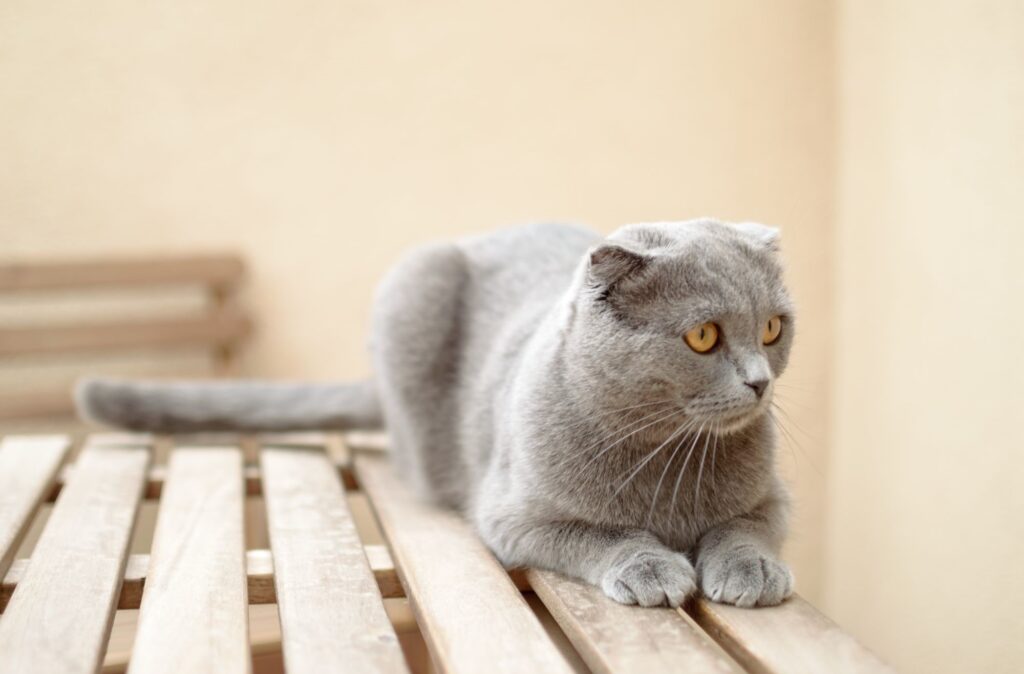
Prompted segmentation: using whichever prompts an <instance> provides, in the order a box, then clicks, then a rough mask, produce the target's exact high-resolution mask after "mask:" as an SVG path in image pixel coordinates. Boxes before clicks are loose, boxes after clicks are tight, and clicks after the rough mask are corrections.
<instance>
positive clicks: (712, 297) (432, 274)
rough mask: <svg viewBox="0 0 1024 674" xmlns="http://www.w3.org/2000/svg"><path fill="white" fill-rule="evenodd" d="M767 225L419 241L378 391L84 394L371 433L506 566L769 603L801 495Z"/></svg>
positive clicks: (91, 400)
mask: <svg viewBox="0 0 1024 674" xmlns="http://www.w3.org/2000/svg"><path fill="white" fill-rule="evenodd" d="M793 328H794V325H793V312H792V305H791V302H790V299H789V296H788V294H787V292H786V289H785V287H784V285H783V282H782V275H781V268H780V264H779V256H778V239H777V230H774V229H771V228H768V227H764V226H763V225H757V224H753V223H744V224H726V223H722V222H717V221H714V220H707V219H705V220H694V221H689V222H680V223H651V224H637V225H628V226H625V227H622V228H620V229H619V230H617V231H616V232H615V233H613V234H612V235H611V236H609V237H608V238H607V239H602V238H601V237H599V236H598V235H596V234H594V233H592V232H589V231H586V230H583V229H579V228H575V227H569V226H565V225H533V226H528V227H523V228H517V229H510V230H506V231H501V232H497V233H493V234H487V235H484V236H478V237H474V238H469V239H465V240H462V241H458V242H455V243H443V244H436V245H431V246H426V247H423V248H419V249H417V250H414V251H413V252H412V253H411V254H409V255H408V256H407V257H406V258H404V259H403V260H402V261H401V262H400V263H399V264H398V265H397V266H396V267H395V268H394V269H393V270H392V271H391V272H390V273H389V274H388V275H387V277H386V278H385V279H384V281H383V283H382V284H381V286H380V288H379V291H378V293H377V296H376V300H375V302H374V308H373V315H372V333H371V353H372V360H373V367H374V372H375V376H374V380H373V381H372V382H366V383H357V384H341V385H302V384H295V385H282V384H262V383H221V384H198V383H187V382H186V383H177V384H155V383H130V382H116V381H102V380H98V381H90V382H86V383H85V384H84V386H82V387H81V388H80V390H79V394H78V395H79V404H80V408H81V409H82V411H83V413H84V414H85V416H87V417H88V418H91V419H93V420H98V421H101V422H106V423H109V424H113V425H116V426H121V427H126V428H130V429H136V430H150V431H195V430H222V429H243V430H245V429H247V430H280V429H301V428H337V429H348V428H356V427H375V426H380V425H381V423H382V422H386V427H387V428H388V429H389V433H390V436H391V438H392V444H393V451H394V459H395V462H396V464H397V466H398V468H399V470H400V472H401V473H402V474H403V475H404V476H405V478H406V479H407V480H408V481H409V483H410V484H411V485H413V486H414V487H415V488H416V489H417V491H418V492H419V493H420V494H421V495H422V496H423V497H425V498H428V499H431V500H433V501H435V502H439V503H441V504H444V505H445V506H448V507H451V508H455V509H458V510H459V511H461V512H462V513H463V514H464V515H465V516H466V517H467V518H468V519H469V520H470V521H471V522H472V523H473V525H474V526H475V528H476V530H477V531H478V532H479V534H480V536H481V537H482V538H483V540H484V541H485V542H486V543H487V544H488V545H489V546H490V548H491V549H492V550H493V551H494V553H495V555H497V557H498V558H499V559H500V560H501V561H502V562H503V563H504V564H506V565H508V566H532V567H539V568H544V569H552V570H555V571H560V572H562V573H565V574H567V575H570V576H574V577H577V578H581V579H584V580H586V581H588V582H590V583H593V584H595V585H599V586H600V587H601V588H602V589H603V590H604V592H605V593H606V594H607V595H608V596H609V597H611V598H613V599H615V600H616V601H619V602H622V603H626V604H641V605H643V606H654V605H664V604H668V605H670V606H678V605H680V604H681V603H682V602H683V601H684V600H685V599H686V598H687V597H688V596H689V595H691V594H692V593H694V592H695V591H696V589H697V587H698V586H699V587H700V589H701V590H702V591H703V593H704V595H706V596H707V597H709V598H710V599H712V600H714V601H720V602H726V603H730V604H736V605H738V606H754V605H773V604H778V603H779V602H781V601H782V600H783V599H784V598H786V597H787V596H789V595H790V593H791V592H792V587H793V578H792V575H791V574H790V572H789V570H788V569H787V567H786V566H785V565H784V564H783V563H782V562H780V561H779V559H778V553H779V548H780V546H781V543H782V540H783V537H784V534H785V529H786V511H787V496H786V492H785V489H784V487H783V485H782V483H781V482H780V480H779V479H778V477H777V475H776V473H775V469H774V462H773V458H774V456H773V455H774V446H775V434H774V429H773V426H772V423H771V417H770V403H771V399H772V392H773V388H774V382H775V379H776V378H777V377H778V376H779V375H780V374H781V373H782V371H783V369H784V368H785V366H786V362H787V359H788V354H789V350H790V345H791V343H792V338H793Z"/></svg>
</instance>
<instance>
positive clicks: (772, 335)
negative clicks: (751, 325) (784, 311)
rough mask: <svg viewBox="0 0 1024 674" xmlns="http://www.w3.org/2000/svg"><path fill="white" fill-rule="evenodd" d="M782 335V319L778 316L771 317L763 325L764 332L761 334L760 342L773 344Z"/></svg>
mask: <svg viewBox="0 0 1024 674" xmlns="http://www.w3.org/2000/svg"><path fill="white" fill-rule="evenodd" d="M781 334H782V319H781V318H779V317H778V316H772V317H771V318H769V319H768V322H767V323H765V324H764V331H763V332H762V333H761V341H762V342H764V343H765V345H768V344H774V343H775V340H777V339H778V338H779V335H781Z"/></svg>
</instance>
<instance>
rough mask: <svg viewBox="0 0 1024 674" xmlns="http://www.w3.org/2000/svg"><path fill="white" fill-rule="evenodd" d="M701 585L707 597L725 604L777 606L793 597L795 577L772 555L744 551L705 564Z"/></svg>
mask: <svg viewBox="0 0 1024 674" xmlns="http://www.w3.org/2000/svg"><path fill="white" fill-rule="evenodd" d="M700 586H701V591H702V592H703V593H704V596H706V597H707V598H708V599H711V600H712V601H717V602H721V603H723V604H735V605H736V606H742V607H750V606H775V605H776V604H780V603H782V600H783V599H785V598H786V597H788V596H789V595H791V594H793V574H792V573H790V571H789V567H787V566H786V565H785V564H783V563H782V562H780V561H778V560H777V559H775V558H774V557H771V556H770V555H766V554H762V553H760V552H757V551H755V550H747V549H742V550H735V551H733V552H732V553H723V554H721V555H718V556H716V558H715V559H712V560H710V561H709V562H708V563H707V564H704V565H702V569H701V578H700Z"/></svg>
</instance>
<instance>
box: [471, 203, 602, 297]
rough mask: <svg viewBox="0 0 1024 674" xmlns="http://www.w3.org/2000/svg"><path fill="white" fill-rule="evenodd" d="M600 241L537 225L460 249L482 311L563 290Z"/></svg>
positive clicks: (578, 230)
mask: <svg viewBox="0 0 1024 674" xmlns="http://www.w3.org/2000/svg"><path fill="white" fill-rule="evenodd" d="M600 240H601V237H600V236H599V235H598V234H597V233H595V232H592V231H590V230H588V229H585V228H583V227H579V226H575V225H566V224H559V223H537V224H530V225H522V226H519V227H511V228H508V229H502V230H498V231H495V232H490V233H487V234H481V235H478V236H472V237H467V238H465V239H462V240H461V241H459V242H458V246H459V248H460V249H461V250H462V252H463V254H464V255H465V259H466V264H467V270H468V272H469V281H470V289H472V290H473V291H474V292H475V294H476V295H477V296H478V298H479V299H480V300H481V306H480V308H482V309H487V308H489V307H492V306H493V307H494V308H495V309H499V310H500V308H501V307H500V305H498V304H494V303H497V302H499V301H501V300H503V301H504V302H509V303H512V304H518V303H519V302H521V301H523V300H529V299H530V298H532V297H548V296H550V293H551V291H553V290H554V291H558V292H561V291H564V290H565V288H566V287H568V283H569V281H570V279H571V278H572V274H573V272H574V270H575V269H576V267H577V266H578V265H579V262H580V260H581V259H582V257H583V253H584V252H585V251H586V250H587V248H589V247H590V246H592V245H594V244H595V243H597V242H598V241H600ZM505 309H508V306H507V305H506V306H505Z"/></svg>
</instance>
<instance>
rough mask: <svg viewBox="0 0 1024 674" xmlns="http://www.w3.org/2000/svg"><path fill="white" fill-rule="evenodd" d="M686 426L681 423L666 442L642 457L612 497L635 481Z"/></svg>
mask: <svg viewBox="0 0 1024 674" xmlns="http://www.w3.org/2000/svg"><path fill="white" fill-rule="evenodd" d="M686 428H687V424H680V426H679V428H677V429H676V430H674V431H673V432H672V435H670V436H668V438H667V439H666V440H665V442H663V443H661V444H660V445H658V446H657V447H656V448H655V449H654V450H653V451H652V452H651V453H650V454H648V455H647V456H646V457H644V458H643V459H642V460H641V461H640V463H639V464H638V465H637V466H636V467H635V468H634V469H633V472H632V473H630V474H629V477H627V478H626V481H625V482H623V483H622V484H620V485H619V486H618V488H617V489H616V490H615V493H614V494H612V498H613V499H614V498H615V497H616V496H618V495H619V493H620V492H621V491H622V490H623V489H625V487H626V485H627V484H629V483H630V482H632V481H633V478H634V477H636V476H637V474H638V473H639V472H640V471H641V470H643V469H644V466H646V465H647V464H648V463H650V462H651V460H652V459H653V458H654V457H655V456H657V455H658V453H659V452H661V450H662V448H663V447H665V445H667V444H668V443H670V442H672V440H674V439H676V438H677V437H678V436H679V434H680V433H681V432H683V431H685V430H686Z"/></svg>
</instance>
